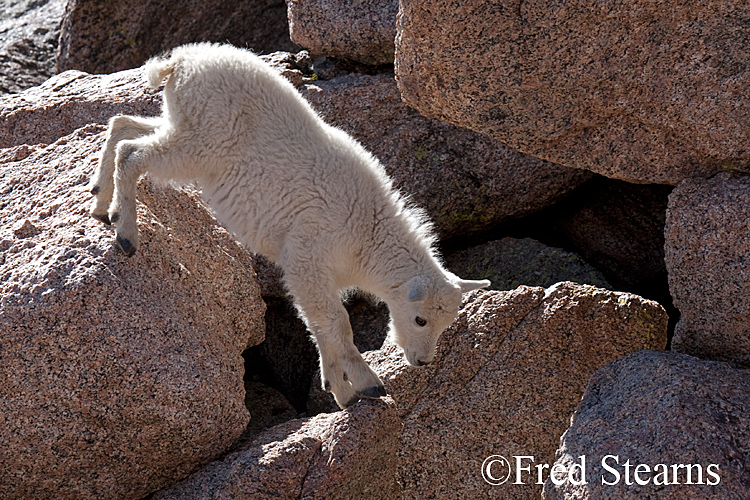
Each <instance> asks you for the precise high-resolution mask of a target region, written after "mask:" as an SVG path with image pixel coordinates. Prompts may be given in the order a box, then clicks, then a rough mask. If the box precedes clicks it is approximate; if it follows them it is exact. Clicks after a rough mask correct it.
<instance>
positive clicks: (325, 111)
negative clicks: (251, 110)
mask: <svg viewBox="0 0 750 500" xmlns="http://www.w3.org/2000/svg"><path fill="white" fill-rule="evenodd" d="M300 90H301V91H302V94H303V95H304V96H305V97H306V98H307V99H308V100H309V101H310V103H311V104H312V106H313V108H315V109H316V110H317V111H318V112H319V113H320V114H321V116H322V117H323V118H324V119H326V120H327V121H328V122H329V123H332V124H334V125H336V126H338V127H340V128H342V129H344V130H346V131H347V132H349V133H350V134H351V135H352V136H354V137H355V138H356V139H358V140H359V141H360V142H362V144H364V146H365V147H366V148H368V149H369V150H370V151H371V152H372V153H373V154H374V155H375V156H376V157H378V158H379V159H380V161H381V162H382V163H383V165H384V166H385V168H386V170H387V171H388V173H389V174H390V175H391V177H392V178H393V179H394V183H395V185H396V186H397V187H398V188H400V189H402V190H403V191H404V192H406V193H409V194H410V195H411V196H412V199H413V200H414V201H415V202H416V203H417V204H418V205H419V206H421V207H423V208H425V209H426V210H427V212H428V213H429V214H430V217H431V219H432V220H433V222H434V223H435V225H436V227H437V229H438V232H439V234H440V236H441V237H442V238H447V237H451V236H456V235H462V234H469V233H472V232H476V231H480V230H483V229H487V228H488V227H491V226H493V225H496V224H498V223H499V222H502V221H504V220H507V219H511V218H515V217H520V216H523V215H526V214H529V213H532V212H534V211H536V210H539V209H541V208H544V207H545V206H548V205H551V204H552V203H554V202H555V201H557V200H559V199H560V198H562V197H563V196H564V195H565V194H567V193H569V192H570V191H571V190H572V189H573V188H575V187H576V186H578V185H579V184H581V183H582V182H584V181H585V180H586V179H588V178H589V177H590V174H589V173H588V172H584V171H580V170H575V169H570V168H565V167H561V166H559V165H554V164H551V163H548V162H544V161H541V160H538V159H536V158H532V157H530V156H526V155H523V154H520V153H518V152H517V151H514V150H513V149H511V148H509V147H507V146H505V145H504V144H501V143H500V142H498V141H495V140H493V139H491V138H488V137H486V136H483V135H482V134H477V133H475V132H471V131H469V130H465V129H462V128H460V127H455V126H453V125H449V124H446V123H442V122H440V121H438V120H431V119H428V118H424V117H423V116H420V115H419V114H418V113H417V112H415V111H414V110H412V109H410V108H408V107H407V106H406V105H404V103H403V102H402V101H401V96H400V94H399V92H398V88H397V87H396V83H395V81H394V80H393V74H392V73H382V74H378V75H346V76H342V77H337V78H334V79H332V80H327V81H318V82H314V83H311V84H306V85H304V86H302V87H301V88H300Z"/></svg>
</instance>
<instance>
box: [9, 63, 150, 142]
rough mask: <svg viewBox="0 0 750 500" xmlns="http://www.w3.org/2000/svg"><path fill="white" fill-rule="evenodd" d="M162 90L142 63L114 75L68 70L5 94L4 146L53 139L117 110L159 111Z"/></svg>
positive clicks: (118, 111) (103, 121)
mask: <svg viewBox="0 0 750 500" xmlns="http://www.w3.org/2000/svg"><path fill="white" fill-rule="evenodd" d="M160 106H161V96H160V94H158V93H157V92H154V91H152V90H150V89H148V87H147V86H146V84H145V82H144V80H143V73H142V71H141V69H140V68H138V69H134V70H129V71H122V72H120V73H115V74H112V75H88V74H86V73H82V72H80V71H66V72H65V73H62V74H59V75H56V76H53V77H52V78H50V79H49V80H47V81H46V82H44V83H43V84H42V85H40V86H38V87H32V88H30V89H28V90H25V91H23V92H21V93H19V94H14V95H7V96H0V148H10V147H13V146H20V145H21V144H50V143H52V142H55V141H56V140H57V139H58V138H60V137H62V136H65V135H68V134H70V133H72V132H73V131H74V130H76V129H77V128H80V127H83V126H84V125H87V124H90V123H100V124H106V123H107V121H108V120H109V119H110V118H111V117H113V116H114V115H117V114H131V115H147V116H154V115H158V114H159V112H160Z"/></svg>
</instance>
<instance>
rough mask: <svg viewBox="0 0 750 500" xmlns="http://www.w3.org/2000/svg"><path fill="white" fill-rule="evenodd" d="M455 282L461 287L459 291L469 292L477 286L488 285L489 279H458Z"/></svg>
mask: <svg viewBox="0 0 750 500" xmlns="http://www.w3.org/2000/svg"><path fill="white" fill-rule="evenodd" d="M456 284H457V285H458V286H460V287H461V293H466V292H470V291H472V290H477V289H479V288H485V287H488V286H490V280H462V279H459V280H458V281H457V282H456Z"/></svg>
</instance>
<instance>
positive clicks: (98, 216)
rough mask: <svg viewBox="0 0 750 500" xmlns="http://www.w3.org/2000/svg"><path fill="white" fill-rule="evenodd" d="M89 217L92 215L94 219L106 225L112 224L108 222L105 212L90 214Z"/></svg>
mask: <svg viewBox="0 0 750 500" xmlns="http://www.w3.org/2000/svg"><path fill="white" fill-rule="evenodd" d="M91 217H93V218H94V219H96V220H98V221H99V222H103V223H105V224H106V225H108V226H109V225H110V224H112V223H111V222H110V220H109V217H108V216H107V214H91Z"/></svg>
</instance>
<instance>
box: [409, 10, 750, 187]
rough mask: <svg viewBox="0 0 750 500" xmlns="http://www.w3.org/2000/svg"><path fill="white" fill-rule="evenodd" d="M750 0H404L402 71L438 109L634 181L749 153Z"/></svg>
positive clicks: (735, 164) (553, 156) (541, 151)
mask: <svg viewBox="0 0 750 500" xmlns="http://www.w3.org/2000/svg"><path fill="white" fill-rule="evenodd" d="M748 26H750V5H748V4H747V2H745V1H744V0H721V1H718V2H712V3H706V2H701V1H698V0H690V1H683V0H679V1H678V0H669V1H666V2H659V3H653V2H642V1H636V0H631V1H621V2H607V3H605V4H603V3H601V2H596V1H594V0H576V1H569V2H541V3H540V2H520V3H519V2H491V3H488V2H485V1H482V0H470V1H465V2H460V3H457V2H453V1H448V0H443V1H438V2H422V1H420V0H402V2H401V10H400V16H399V25H398V35H397V38H396V74H397V77H398V81H399V87H400V89H401V91H402V93H403V96H404V99H405V100H406V102H407V103H408V104H409V105H411V106H413V107H415V108H416V109H418V110H419V111H420V112H421V113H423V114H424V115H426V116H429V117H433V118H439V119H441V120H446V121H448V122H451V123H455V124H458V125H461V126H464V127H467V128H470V129H472V130H476V131H479V132H483V133H486V134H488V135H490V136H492V137H495V138H496V139H499V140H501V141H502V142H504V143H506V144H508V145H510V146H511V147H514V148H516V149H518V150H520V151H523V152H525V153H528V154H531V155H534V156H537V157H539V158H543V159H545V160H549V161H552V162H555V163H559V164H561V165H566V166H571V167H578V168H585V169H590V170H593V171H595V172H598V173H601V174H603V175H605V176H608V177H613V178H617V179H623V180H627V181H631V182H656V183H668V184H675V185H676V184H677V183H679V182H680V181H681V180H682V179H684V178H686V177H690V176H700V175H705V174H709V173H711V172H714V171H716V170H717V169H722V168H742V169H748V166H750V149H748V148H747V147H746V146H747V144H748V142H750V129H749V128H748V127H747V126H746V125H745V124H746V123H747V122H748V121H749V120H750V100H748V99H746V98H744V96H746V95H748V93H750V29H749V28H748Z"/></svg>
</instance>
